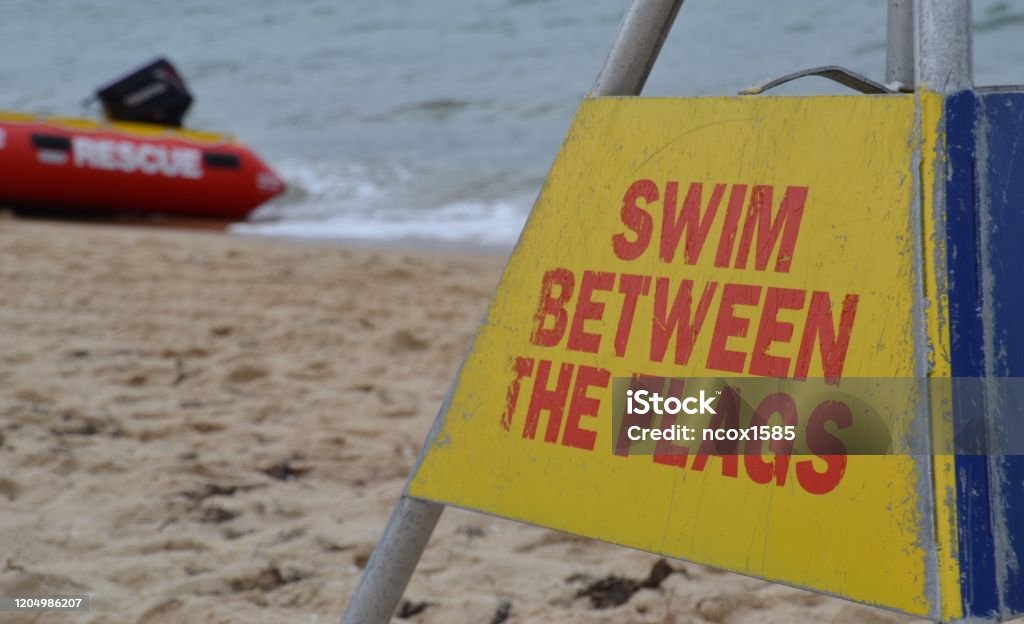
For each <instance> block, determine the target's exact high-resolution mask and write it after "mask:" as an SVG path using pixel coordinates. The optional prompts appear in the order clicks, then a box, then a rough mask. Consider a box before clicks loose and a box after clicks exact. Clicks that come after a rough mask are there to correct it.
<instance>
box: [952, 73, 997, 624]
mask: <svg viewBox="0 0 1024 624" xmlns="http://www.w3.org/2000/svg"><path fill="white" fill-rule="evenodd" d="M976 104H977V100H976V97H975V94H974V93H973V92H972V91H962V92H959V93H956V94H953V95H951V96H949V97H948V98H947V99H946V104H945V112H946V150H947V152H946V154H947V164H946V167H947V170H946V189H945V190H946V247H947V248H946V262H947V264H948V266H947V271H948V278H949V329H950V332H949V333H950V356H951V358H952V362H951V369H952V374H953V426H954V430H955V432H956V435H957V436H958V437H957V444H958V449H959V448H961V447H960V437H959V436H961V435H963V434H964V433H965V432H967V431H969V430H970V429H971V428H972V426H976V423H977V420H974V423H972V422H971V421H972V418H973V417H976V416H977V414H978V413H979V411H978V410H979V409H983V406H982V404H981V399H982V396H981V392H980V388H979V384H977V383H972V378H973V379H977V378H980V377H983V376H984V375H985V365H984V351H983V345H984V342H983V332H982V317H981V279H980V275H981V274H980V270H979V268H980V267H979V264H978V258H979V255H978V251H979V243H978V240H979V229H978V216H977V210H976V206H975V189H976V180H975V176H974V171H975V169H974V164H975V155H976V148H975V120H976V114H977V106H976ZM961 381H962V383H961ZM972 433H974V434H975V435H979V436H984V432H983V431H973V432H972ZM982 443H983V440H982ZM982 448H984V447H982ZM956 488H957V507H958V509H957V512H958V513H957V515H958V520H959V547H960V575H961V592H962V595H963V609H964V614H965V615H967V616H976V617H979V616H980V617H993V616H995V615H996V614H997V613H998V612H999V599H998V598H999V597H998V594H997V592H996V576H995V556H994V549H993V539H992V523H991V518H990V515H989V507H988V505H989V484H988V458H987V457H985V455H983V454H960V453H958V454H957V457H956Z"/></svg>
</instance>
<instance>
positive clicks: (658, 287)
mask: <svg viewBox="0 0 1024 624" xmlns="http://www.w3.org/2000/svg"><path fill="white" fill-rule="evenodd" d="M540 290H541V292H540V304H539V305H538V307H537V311H536V313H535V314H534V326H533V331H532V334H531V342H532V343H533V344H535V345H538V346H543V347H562V346H563V345H564V349H566V350H569V351H577V352H580V353H598V352H601V351H602V350H604V351H611V352H612V353H613V354H614V355H615V356H616V357H620V358H621V357H625V356H626V354H627V352H628V351H630V350H631V348H632V349H637V348H639V349H643V351H644V353H643V355H645V356H646V357H647V358H648V359H650V361H652V362H656V363H661V362H664V361H665V359H666V358H670V359H671V361H672V362H674V363H675V364H677V365H679V366H686V365H688V364H689V363H690V360H691V359H692V358H693V357H694V354H695V353H696V354H699V355H698V357H700V358H701V359H702V360H703V361H702V362H698V364H703V366H704V367H705V368H707V369H709V370H714V371H722V372H730V373H746V374H750V375H755V376H762V377H779V378H785V377H793V378H796V379H806V378H807V377H808V376H809V374H810V373H811V366H812V363H813V362H814V361H815V360H816V359H819V360H820V362H821V368H820V370H821V373H822V375H821V376H823V377H824V378H825V379H826V380H827V381H829V382H830V383H837V382H838V381H839V379H840V378H841V377H842V373H843V366H844V365H845V362H846V353H847V350H848V348H849V346H850V336H851V333H852V331H853V323H854V319H855V318H856V314H857V303H858V301H859V296H858V295H857V294H847V295H845V296H844V297H843V298H842V300H841V303H839V302H836V301H833V298H832V295H831V294H829V293H828V292H825V291H819V290H815V291H807V290H804V289H799V288H778V287H770V286H758V285H754V284H732V283H719V282H717V281H707V282H703V283H697V282H695V281H694V280H692V279H685V278H683V279H672V278H668V277H655V276H652V275H638V274H631V273H619V274H616V273H609V272H604V271H583V273H582V275H577V274H576V273H575V272H573V271H571V270H569V269H566V268H555V269H551V270H549V271H547V272H546V273H545V274H544V277H543V279H542V281H541V289H540ZM837 304H838V305H837ZM637 335H639V336H642V339H641V344H640V345H639V346H637V345H634V344H633V337H634V336H637ZM698 344H700V345H701V347H702V348H700V349H697V348H695V347H696V346H697V345H698ZM794 347H795V352H794ZM815 356H818V358H816V357H815ZM817 370H818V369H817V368H816V369H815V373H817ZM815 376H817V374H816V375H815Z"/></svg>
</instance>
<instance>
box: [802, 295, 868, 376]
mask: <svg viewBox="0 0 1024 624" xmlns="http://www.w3.org/2000/svg"><path fill="white" fill-rule="evenodd" d="M859 299H860V298H859V297H858V296H857V295H846V297H845V298H844V299H843V311H842V313H841V314H840V316H839V329H838V331H836V329H835V328H834V327H833V321H832V300H831V299H830V298H829V296H828V293H826V292H820V291H814V292H813V293H812V294H811V305H810V307H809V308H808V310H807V323H806V324H805V325H804V335H803V338H802V339H801V340H800V350H799V352H798V353H797V358H796V370H795V371H794V373H793V376H794V377H795V378H797V379H807V373H808V371H809V370H810V368H811V357H812V356H813V355H814V339H815V337H817V339H818V348H819V349H820V350H821V367H822V370H823V371H824V377H825V381H826V382H827V383H830V384H838V383H839V380H840V378H842V376H843V366H844V365H845V364H846V350H847V349H848V348H849V347H850V334H851V333H852V332H853V319H854V318H855V317H856V316H857V301H858V300H859Z"/></svg>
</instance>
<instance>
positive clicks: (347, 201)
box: [232, 161, 533, 246]
mask: <svg viewBox="0 0 1024 624" xmlns="http://www.w3.org/2000/svg"><path fill="white" fill-rule="evenodd" d="M277 168H278V171H279V173H281V175H282V176H283V177H284V178H285V180H286V181H287V182H288V185H289V190H288V192H287V193H286V194H285V195H284V196H282V197H281V198H279V199H278V200H276V201H274V202H272V203H270V204H268V205H266V206H264V207H263V208H260V209H259V210H258V211H257V212H256V213H254V215H253V216H252V218H251V219H250V221H249V222H247V223H240V224H236V225H234V226H233V227H232V231H234V232H236V233H239V234H248V235H258V236H280V237H289V238H309V239H321V240H323V239H349V240H366V241H396V240H398V241H400V240H415V241H437V242H444V243H460V242H465V243H471V244H478V245H487V246H511V245H512V244H513V243H515V241H516V239H517V238H518V236H519V232H520V230H521V229H522V227H523V223H524V222H525V221H526V217H527V215H528V214H529V210H530V206H531V205H532V201H533V197H532V196H530V195H527V194H520V195H517V196H514V197H509V198H500V199H483V198H465V199H460V200H455V201H449V202H447V203H441V204H437V205H433V206H422V205H421V206H414V207H412V206H409V204H410V203H413V202H410V201H409V200H408V195H409V193H408V192H406V193H405V195H406V199H402V194H401V193H396V192H395V191H394V190H392V188H389V187H394V186H396V185H397V186H400V187H401V188H402V189H404V190H406V191H408V189H409V188H415V186H416V185H417V180H416V179H415V176H413V174H411V173H410V172H409V171H407V170H405V169H402V168H398V167H388V168H380V167H377V168H372V169H371V168H369V167H366V166H361V165H344V166H342V165H331V164H327V163H313V164H309V163H301V162H296V161H290V162H289V161H285V162H282V163H281V164H280V165H279V166H278V167H277Z"/></svg>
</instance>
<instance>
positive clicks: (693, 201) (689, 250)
mask: <svg viewBox="0 0 1024 624" xmlns="http://www.w3.org/2000/svg"><path fill="white" fill-rule="evenodd" d="M703 187H704V185H702V184H701V183H700V182H694V183H693V184H691V185H690V190H689V191H687V192H686V200H685V201H683V209H682V211H680V212H679V213H678V214H676V203H677V201H676V198H677V195H678V191H679V183H678V182H669V183H668V184H667V185H665V201H664V204H663V206H662V218H663V222H662V225H661V250H660V252H661V253H660V255H661V259H662V260H664V261H665V262H672V260H673V259H674V258H675V255H676V249H677V248H678V247H679V239H680V238H681V237H682V235H683V230H686V249H685V254H684V256H685V259H686V264H697V259H698V258H700V252H701V250H702V249H703V248H704V241H705V240H706V239H707V237H708V232H709V231H711V224H712V223H713V222H714V220H715V215H716V214H717V213H718V205H719V204H720V203H721V202H722V195H724V194H725V185H724V184H716V185H715V188H714V190H712V191H711V199H710V200H709V201H708V208H707V210H706V211H705V212H704V218H703V219H701V218H700V207H701V193H702V191H703Z"/></svg>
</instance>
